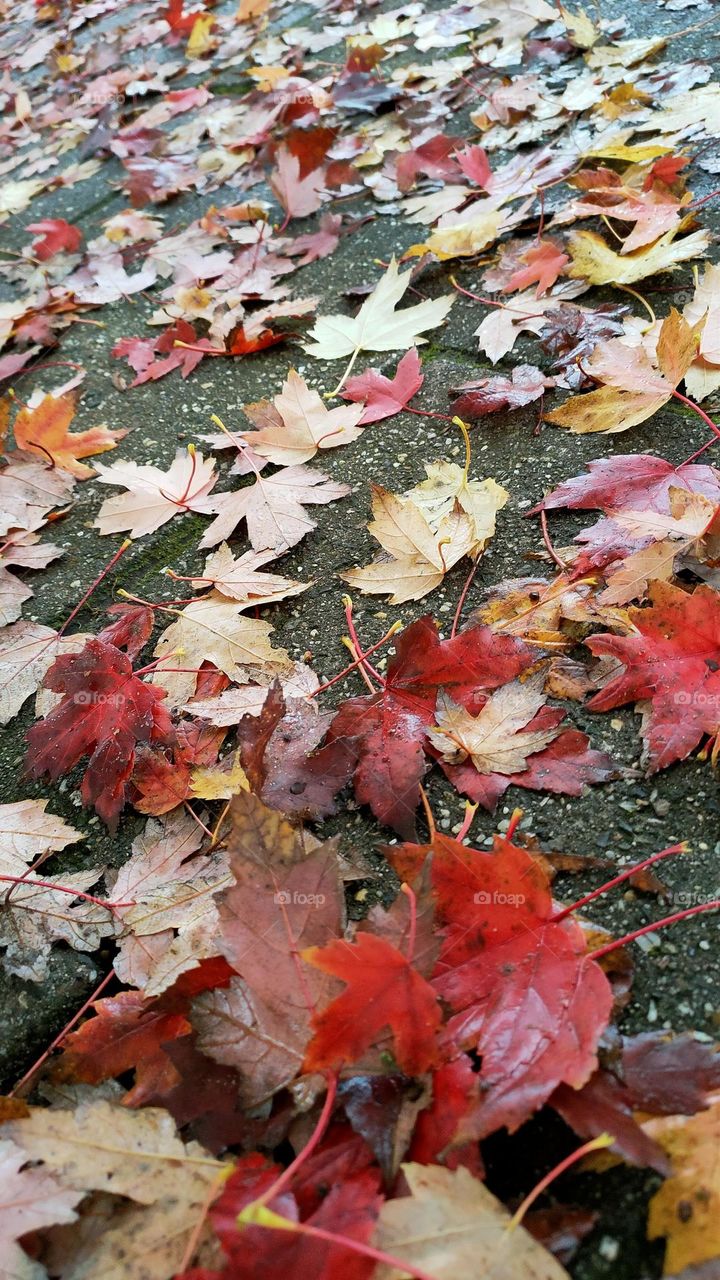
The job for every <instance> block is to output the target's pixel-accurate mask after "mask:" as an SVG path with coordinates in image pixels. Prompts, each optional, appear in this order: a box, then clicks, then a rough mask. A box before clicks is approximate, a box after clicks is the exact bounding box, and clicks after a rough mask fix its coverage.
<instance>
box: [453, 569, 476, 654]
mask: <svg viewBox="0 0 720 1280" xmlns="http://www.w3.org/2000/svg"><path fill="white" fill-rule="evenodd" d="M479 567H480V556H479V555H478V556H476V557H475V559H474V560H473V563H472V568H471V570H470V572H469V574H468V576H467V578H466V579H465V585H464V587H463V589H462V591H461V592H460V599H459V600H458V602H457V609H456V610H455V617H454V618H453V624H452V629H451V631H450V639H451V640H454V638H455V633H456V631H457V629H458V624H459V622H460V616H461V614H462V611H463V605H464V604H465V599H466V596H467V593H468V591H469V590H470V587H471V586H472V582H473V578H474V577H475V574H476V573H477V571H478V568H479Z"/></svg>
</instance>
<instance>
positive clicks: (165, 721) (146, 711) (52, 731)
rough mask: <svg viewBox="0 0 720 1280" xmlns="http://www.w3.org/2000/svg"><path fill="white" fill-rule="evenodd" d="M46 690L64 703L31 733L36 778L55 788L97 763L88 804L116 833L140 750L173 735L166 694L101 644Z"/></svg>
mask: <svg viewBox="0 0 720 1280" xmlns="http://www.w3.org/2000/svg"><path fill="white" fill-rule="evenodd" d="M44 684H45V687H46V688H48V689H51V690H52V691H53V692H54V693H61V694H63V698H62V701H61V702H60V704H59V706H57V707H56V708H55V709H54V710H53V711H51V712H50V714H49V715H47V716H45V718H44V719H43V720H40V721H38V723H37V724H35V725H33V727H32V728H31V729H29V730H28V732H27V735H26V737H27V743H28V751H27V757H26V768H27V772H28V775H29V776H30V777H31V778H41V777H42V776H43V774H47V775H48V776H49V777H50V779H52V780H54V779H57V778H59V777H61V776H62V775H63V774H64V773H67V772H68V771H69V770H70V769H72V768H73V767H74V766H75V765H76V764H78V763H79V761H80V760H81V759H82V758H83V757H84V756H89V757H90V758H89V761H88V764H87V766H86V769H85V773H84V775H83V780H82V783H81V786H80V794H81V796H82V800H83V804H86V805H90V804H93V805H94V806H95V809H96V810H97V812H98V813H99V815H100V817H101V818H103V819H104V820H105V822H107V824H108V826H110V827H114V826H116V825H117V820H118V817H119V815H120V811H121V809H122V807H123V804H124V803H125V794H126V788H127V784H128V781H129V778H130V774H131V773H132V767H133V760H134V755H135V747H136V745H137V744H138V743H141V742H149V741H150V740H151V739H153V740H155V741H156V742H162V741H163V739H165V738H166V737H167V736H168V734H169V733H170V728H171V725H170V717H169V715H168V712H167V711H166V710H165V708H164V706H163V705H162V704H161V699H163V698H164V696H165V694H164V691H163V690H162V689H160V688H158V687H157V686H156V685H154V684H148V683H143V681H142V680H140V679H138V677H137V676H136V675H134V674H133V670H132V666H131V663H130V659H129V658H128V657H127V656H126V654H124V653H121V652H120V650H119V649H115V648H114V647H113V646H112V645H106V644H103V643H102V641H101V640H93V639H91V640H88V642H87V644H86V645H85V648H84V649H82V650H81V652H80V653H77V654H70V655H60V656H59V657H57V658H56V659H55V661H54V662H53V664H52V666H50V669H49V671H48V672H47V674H46V675H45V679H44Z"/></svg>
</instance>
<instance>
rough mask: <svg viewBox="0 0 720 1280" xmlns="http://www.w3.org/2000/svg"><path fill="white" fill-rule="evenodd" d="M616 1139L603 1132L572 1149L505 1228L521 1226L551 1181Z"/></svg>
mask: <svg viewBox="0 0 720 1280" xmlns="http://www.w3.org/2000/svg"><path fill="white" fill-rule="evenodd" d="M614 1141H615V1139H614V1138H613V1137H612V1136H611V1134H609V1133H601V1134H598V1136H597V1138H591V1139H590V1141H589V1142H585V1143H583V1145H582V1146H581V1147H578V1148H577V1150H576V1151H571V1152H570V1155H569V1156H566V1157H565V1159H564V1160H561V1161H560V1163H559V1164H556V1165H555V1168H554V1169H551V1170H550V1172H549V1173H546V1174H545V1177H544V1178H541V1179H540V1181H539V1182H538V1184H537V1186H535V1187H533V1189H532V1191H531V1192H529V1194H528V1195H526V1197H525V1199H524V1200H523V1202H522V1204H521V1205H519V1207H518V1208H517V1209H516V1210H515V1212H514V1214H513V1216H512V1218H511V1219H510V1221H509V1222H508V1224H507V1226H506V1228H505V1230H506V1231H507V1232H510V1231H514V1230H515V1228H516V1227H519V1226H520V1223H521V1222H522V1220H523V1218H524V1217H525V1214H526V1213H527V1211H528V1209H529V1208H530V1205H531V1204H534V1203H535V1201H536V1200H537V1198H538V1196H540V1195H542V1193H543V1191H544V1190H545V1188H546V1187H547V1186H549V1185H550V1183H551V1182H554V1181H555V1179H556V1178H559V1177H560V1175H561V1174H562V1173H565V1170H566V1169H569V1168H570V1166H571V1165H573V1164H576V1163H577V1161H578V1160H582V1158H583V1156H587V1155H590V1153H591V1152H592V1151H602V1150H603V1148H604V1147H611V1146H612V1144H613V1142H614Z"/></svg>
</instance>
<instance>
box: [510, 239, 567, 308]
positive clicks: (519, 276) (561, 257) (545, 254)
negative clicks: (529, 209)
mask: <svg viewBox="0 0 720 1280" xmlns="http://www.w3.org/2000/svg"><path fill="white" fill-rule="evenodd" d="M521 261H522V262H524V263H525V264H526V265H525V266H524V267H518V269H517V271H514V272H513V274H512V275H511V277H510V279H509V280H508V282H507V284H506V285H505V286H504V287H503V290H502V292H503V293H514V292H515V290H516V289H527V287H528V285H531V284H535V283H536V282H537V289H536V290H535V297H536V298H542V297H543V295H544V294H546V293H547V291H548V289H549V288H550V286H551V285H553V284H554V283H555V281H556V280H557V278H558V276H559V275H561V274H562V272H563V271H564V270H565V267H566V266H567V264H568V262H569V261H570V259H569V257H568V255H567V254H566V253H563V251H562V249H561V248H560V246H559V245H557V244H556V243H555V241H554V240H540V241H539V242H538V243H537V244H534V245H532V246H531V248H529V249H527V250H526V252H525V253H523V254H522V255H521Z"/></svg>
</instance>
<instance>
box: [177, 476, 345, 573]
mask: <svg viewBox="0 0 720 1280" xmlns="http://www.w3.org/2000/svg"><path fill="white" fill-rule="evenodd" d="M350 492H351V489H350V485H348V484H340V483H338V482H337V481H335V480H331V479H330V478H329V476H327V475H326V474H325V473H324V472H323V471H313V469H312V467H305V466H299V467H285V468H284V469H283V470H282V471H277V472H276V473H275V475H273V476H258V477H257V479H256V481H255V483H254V484H252V485H246V486H245V488H243V489H235V490H234V491H233V492H231V493H217V494H215V495H214V496H213V497H212V498H211V499H210V504H209V509H211V510H212V511H213V512H214V513H215V515H216V518H215V520H213V522H212V524H211V525H210V527H209V528H208V529H206V531H205V534H204V535H203V537H202V539H201V541H200V548H201V550H202V549H204V548H207V547H214V546H217V544H218V542H223V541H224V540H225V539H226V538H229V537H230V536H231V534H232V532H233V530H234V529H235V527H236V525H238V524H239V523H240V521H241V520H247V531H248V537H249V539H250V542H251V545H252V547H253V548H254V550H255V551H273V552H274V554H275V555H280V554H281V552H283V551H288V550H289V548H290V547H294V546H295V545H296V543H298V542H300V541H301V540H302V539H303V538H304V537H305V534H306V533H310V532H311V531H312V530H313V529H314V528H315V521H314V520H313V518H312V516H309V515H308V513H307V511H305V510H304V508H305V506H309V505H311V504H312V505H317V504H322V505H324V504H326V503H328V502H334V501H335V500H336V499H337V498H345V497H347V495H348V494H349V493H350Z"/></svg>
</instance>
